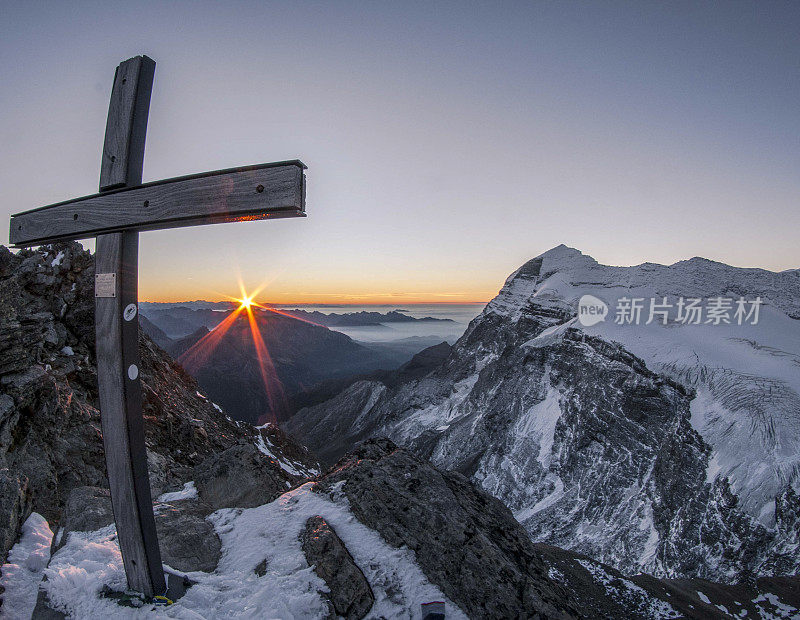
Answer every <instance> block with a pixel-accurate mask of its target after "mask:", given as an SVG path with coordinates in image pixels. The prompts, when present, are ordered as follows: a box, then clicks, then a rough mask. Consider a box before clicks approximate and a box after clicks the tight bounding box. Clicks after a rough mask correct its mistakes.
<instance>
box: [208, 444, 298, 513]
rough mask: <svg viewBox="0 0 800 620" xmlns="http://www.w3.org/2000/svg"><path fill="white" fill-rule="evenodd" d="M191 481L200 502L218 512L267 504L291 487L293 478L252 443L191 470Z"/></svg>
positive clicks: (224, 453) (228, 451)
mask: <svg viewBox="0 0 800 620" xmlns="http://www.w3.org/2000/svg"><path fill="white" fill-rule="evenodd" d="M194 481H195V486H196V487H197V493H198V495H199V497H200V500H201V501H203V502H204V503H206V504H208V505H209V506H210V507H211V508H212V509H214V510H217V509H218V508H253V507H254V506H261V505H262V504H268V503H269V502H271V501H272V500H273V499H275V498H276V497H278V495H280V494H281V493H283V492H284V491H286V489H287V488H290V487H291V486H292V482H293V481H294V479H293V478H291V477H290V476H289V475H288V474H287V473H286V472H285V471H284V470H283V469H281V468H280V466H279V465H278V464H277V463H276V462H275V461H271V460H268V459H266V458H265V457H264V455H263V454H261V453H260V452H259V451H258V449H256V447H255V446H254V445H253V444H242V445H236V446H232V447H230V448H228V449H227V450H225V451H224V452H220V453H219V454H215V455H212V456H210V457H209V458H207V459H206V460H205V461H203V462H202V463H200V465H198V466H197V467H195V469H194Z"/></svg>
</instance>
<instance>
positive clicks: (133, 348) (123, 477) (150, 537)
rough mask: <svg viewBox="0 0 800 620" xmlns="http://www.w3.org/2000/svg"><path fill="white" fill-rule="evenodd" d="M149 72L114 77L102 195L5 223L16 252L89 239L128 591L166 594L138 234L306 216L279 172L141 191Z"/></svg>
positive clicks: (181, 181)
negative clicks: (151, 453)
mask: <svg viewBox="0 0 800 620" xmlns="http://www.w3.org/2000/svg"><path fill="white" fill-rule="evenodd" d="M155 67H156V63H155V62H154V61H153V60H151V59H150V58H148V57H147V56H136V57H135V58H131V59H129V60H126V61H125V62H123V63H121V64H120V65H119V67H117V71H116V74H115V75H114V87H113V89H112V91H111V103H110V105H109V107H108V122H107V124H106V136H105V143H104V145H103V156H102V161H101V164H100V193H99V194H94V195H93V196H86V197H84V198H76V199H74V200H68V201H65V202H60V203H57V204H54V205H50V206H47V207H41V208H39V209H34V210H32V211H26V212H24V213H18V214H16V215H13V216H11V233H10V241H11V243H12V244H14V245H15V246H16V247H28V246H33V245H42V244H46V243H51V242H54V241H62V240H70V239H84V238H87V237H96V239H97V244H96V250H95V334H96V351H97V380H98V384H99V390H100V417H101V421H102V426H103V445H104V448H105V454H106V467H107V470H108V483H109V487H110V489H111V502H112V506H113V508H114V520H115V521H116V524H117V539H118V540H119V546H120V551H121V552H122V560H123V563H124V565H125V574H126V575H127V577H128V586H129V587H130V588H131V589H133V590H137V591H139V592H143V593H144V594H146V595H148V596H153V595H157V594H163V593H164V591H165V590H166V584H165V580H164V571H163V567H162V565H161V552H160V551H159V548H158V539H157V537H156V527H155V520H154V518H153V504H152V499H151V496H150V484H149V481H148V476H147V454H146V453H145V442H144V424H143V421H142V390H141V385H140V383H139V351H138V344H137V343H138V334H139V322H138V320H135V319H136V317H137V314H138V252H139V231H140V230H157V229H162V228H175V227H178V226H196V225H200V224H214V223H220V222H240V221H250V220H261V219H272V218H277V217H298V216H304V215H305V175H304V174H303V170H304V169H305V165H303V163H302V162H300V161H296V160H295V161H286V162H279V163H273V164H261V165H257V166H247V167H245V168H235V169H230V170H218V171H215V172H205V173H201V174H195V175H191V176H185V177H179V178H175V179H167V180H165V181H155V182H153V183H145V184H142V164H143V160H144V142H145V133H146V131H147V116H148V112H149V109H150V92H151V90H152V87H153V75H154V73H155Z"/></svg>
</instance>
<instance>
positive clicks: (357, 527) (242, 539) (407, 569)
mask: <svg viewBox="0 0 800 620" xmlns="http://www.w3.org/2000/svg"><path fill="white" fill-rule="evenodd" d="M312 486H313V483H307V484H305V485H303V486H301V487H299V488H297V489H294V490H292V491H289V492H287V493H285V494H284V495H282V496H281V497H279V498H278V499H277V500H275V501H274V502H271V503H269V504H266V505H264V506H259V507H257V508H250V509H223V510H219V511H217V512H215V513H213V514H212V515H211V516H210V517H209V520H210V521H211V522H212V523H213V524H214V526H215V528H216V530H217V533H218V534H219V537H220V540H221V542H222V557H221V559H220V562H219V565H218V566H217V569H216V571H214V573H211V574H208V573H202V572H193V573H188V576H189V577H190V578H191V579H192V580H194V581H196V582H197V584H196V585H194V586H192V587H191V588H190V589H189V590H188V591H187V593H186V595H185V596H184V597H183V598H181V599H180V600H178V601H176V602H175V603H174V604H173V605H171V606H169V607H154V606H151V605H150V606H145V607H142V608H140V609H132V608H127V607H120V606H119V605H118V604H117V603H115V602H114V601H112V600H109V599H105V598H101V597H99V596H98V592H99V591H100V589H101V588H102V587H103V585H104V584H107V585H108V586H110V587H111V588H112V589H115V590H124V589H125V575H124V571H123V566H122V558H121V556H120V552H119V546H118V544H117V541H116V531H115V528H114V526H113V525H110V526H108V527H105V528H102V529H100V530H97V531H94V532H72V533H71V534H70V535H69V538H68V540H67V542H66V544H65V545H64V546H63V547H62V548H61V549H60V550H59V551H58V552H56V554H55V555H54V556H53V558H52V561H51V562H50V565H49V566H48V567H47V569H45V571H44V572H45V574H46V576H47V581H46V582H44V584H43V587H44V588H45V589H46V591H47V594H48V597H49V599H50V603H51V605H52V606H53V607H55V608H57V609H61V610H64V611H68V612H69V614H70V615H71V616H73V617H77V618H134V617H135V618H139V617H163V618H185V619H193V620H194V619H197V618H259V619H261V618H298V619H299V618H322V617H325V615H326V614H327V608H326V606H325V604H324V602H323V599H322V597H321V596H320V594H319V591H320V590H323V591H324V590H325V589H326V586H325V584H324V582H323V581H322V580H321V579H320V578H319V577H318V576H317V575H316V573H315V572H314V570H313V569H312V567H310V566H309V565H308V563H307V561H306V559H305V555H304V554H303V551H302V548H301V542H300V533H301V531H302V530H303V528H304V526H305V523H306V521H307V520H308V519H309V518H310V517H313V516H316V515H321V516H322V517H324V518H325V519H326V520H327V521H328V523H329V524H330V525H331V527H333V528H334V530H335V531H336V533H337V534H338V535H339V537H340V538H341V539H342V541H343V542H344V544H345V545H346V546H347V549H348V551H349V552H350V554H351V555H352V556H353V559H354V560H355V562H356V564H358V566H359V568H361V570H362V571H363V573H364V575H365V576H366V578H367V580H368V581H369V584H370V586H371V588H372V591H373V593H374V595H375V604H374V606H373V608H372V610H371V611H370V613H369V615H368V617H369V618H419V617H421V614H420V604H421V603H424V602H428V601H433V600H441V601H445V602H446V606H447V617H448V618H466V616H465V615H464V614H463V613H462V612H461V611H460V610H459V609H458V607H456V606H455V605H454V604H453V603H452V602H450V601H449V600H448V599H447V598H446V597H445V596H444V595H443V594H442V592H441V591H440V590H439V589H438V588H437V587H436V586H434V585H432V584H431V583H430V582H429V581H428V580H427V578H426V577H425V575H424V574H423V573H422V571H421V570H420V568H419V566H418V565H417V564H416V562H415V557H414V553H413V552H412V551H410V550H409V549H405V548H403V549H395V548H393V547H390V546H389V545H388V544H386V542H384V541H383V539H382V538H381V537H380V535H379V534H378V533H377V532H375V531H373V530H371V529H369V528H367V527H366V526H364V525H362V524H361V523H360V522H359V521H358V520H357V519H356V518H355V517H354V516H353V514H352V513H351V511H350V509H349V507H348V504H347V500H346V498H345V497H344V495H343V494H342V493H340V492H338V490H334V492H333V493H332V494H331V495H322V494H319V493H316V492H314V491H312ZM45 525H46V524H45ZM48 531H49V530H48ZM25 540H27V539H25V538H23V541H25ZM20 544H22V543H20ZM47 546H48V548H49V540H48V541H47ZM15 549H16V548H15ZM12 553H13V552H12ZM264 560H266V574H265V575H264V576H262V577H259V576H258V575H256V573H255V572H254V569H255V568H256V566H257V565H259V564H260V563H262V562H263V561H264ZM46 561H47V559H46V558H44V560H43V562H42V563H41V565H42V567H43V565H44V564H45V563H46ZM4 574H5V567H4ZM40 578H41V574H39V577H38V578H37V579H36V584H38V582H39V580H40ZM30 582H31V583H32V580H30ZM28 583H29V582H28V581H26V582H25V583H24V584H23V582H22V580H20V579H16V580H15V579H14V578H13V576H12V578H11V580H10V581H9V583H8V585H7V586H6V587H7V588H9V591H10V592H11V594H12V596H17V592H16V591H17V590H19V597H18V598H25V597H27V598H26V600H27V601H28V603H29V605H28V607H26V608H25V609H27V614H28V615H25V614H24V613H23V614H20V615H19V616H15V617H19V618H26V617H29V614H30V610H31V609H32V608H33V605H32V603H30V601H35V598H36V586H35V585H34V586H33V590H32V592H33V594H32V599H31V595H30V592H29V590H30V589H31V587H30V586H29V585H27V584H28ZM23 588H25V592H24V594H23ZM9 591H7V593H6V594H7V595H8V594H9Z"/></svg>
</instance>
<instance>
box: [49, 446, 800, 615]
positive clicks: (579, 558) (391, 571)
mask: <svg viewBox="0 0 800 620" xmlns="http://www.w3.org/2000/svg"><path fill="white" fill-rule="evenodd" d="M212 458H213V457H212ZM264 458H267V457H266V456H264ZM246 484H248V485H258V484H259V482H258V481H257V480H256V479H250V480H249V481H248V482H247V483H246ZM251 490H252V489H251ZM73 495H74V497H75V498H78V497H81V498H84V500H85V501H86V502H87V512H88V513H89V514H91V515H103V514H105V513H104V511H106V510H107V509H108V506H107V505H106V506H105V507H103V506H102V505H101V504H102V503H103V501H105V502H107V501H108V500H107V498H104V496H103V493H101V492H98V491H97V490H93V489H86V490H85V489H79V490H77V491H75V492H74V493H73ZM175 495H176V498H175V499H172V500H170V501H167V502H160V503H157V504H156V512H157V514H158V515H159V516H158V522H157V525H158V528H159V535H160V540H161V544H162V550H166V551H167V553H174V552H175V548H176V547H177V548H179V549H183V553H184V554H185V555H186V556H187V557H189V556H191V554H192V552H193V551H194V552H198V551H199V548H200V547H206V546H214V545H213V542H212V539H211V538H209V535H208V534H207V533H204V532H209V531H210V530H203V529H202V527H200V524H199V521H192V520H191V519H192V518H193V517H194V516H199V517H202V518H203V521H204V522H205V523H206V524H207V525H208V526H212V525H213V528H212V529H213V534H211V536H212V537H213V536H219V541H220V542H221V544H222V546H221V549H219V551H221V553H222V554H223V555H224V557H225V560H224V561H222V562H219V563H217V562H216V559H212V561H210V562H207V563H204V562H205V560H204V559H203V558H192V559H191V562H190V563H187V564H183V565H182V566H183V567H184V570H190V569H191V568H192V567H193V568H195V569H201V570H203V572H196V573H193V574H192V578H193V580H196V584H195V585H193V586H192V588H194V589H195V591H194V593H193V595H192V596H186V597H184V598H183V599H181V600H179V601H177V602H176V604H175V605H174V606H173V607H171V608H170V611H169V612H168V615H169V616H171V617H181V615H182V614H183V613H184V612H186V613H187V614H188V615H189V616H191V617H193V616H192V614H195V615H196V614H198V613H199V614H200V615H201V616H213V617H217V616H221V615H223V614H226V615H236V614H239V613H246V611H245V610H247V613H251V615H253V617H269V616H277V617H290V616H295V617H296V616H305V617H308V616H311V617H319V618H322V617H332V616H340V617H345V618H363V617H381V616H383V617H409V616H412V615H414V614H417V613H418V612H419V606H420V604H422V603H426V602H430V601H432V600H442V601H445V602H446V606H447V608H448V612H447V613H448V617H451V618H453V617H459V618H461V617H465V616H466V617H469V618H475V619H478V618H481V619H482V618H564V619H569V618H608V619H617V618H626V619H644V618H654V619H655V618H659V619H661V618H693V619H698V620H700V619H704V618H720V619H722V618H729V617H731V616H732V615H734V616H737V617H748V618H765V619H766V618H776V617H792V615H793V614H797V613H798V609H799V606H800V600H799V597H800V579H798V578H796V577H795V578H784V579H778V578H762V579H758V580H753V581H752V582H750V583H748V584H742V585H738V586H730V585H721V584H718V583H713V582H709V581H704V580H682V581H670V580H661V579H657V578H654V577H651V576H649V575H638V576H635V577H628V576H625V575H623V574H621V573H620V572H619V571H617V570H615V569H614V568H612V567H610V566H608V565H605V564H603V563H601V562H598V561H596V560H593V559H591V558H589V557H586V556H584V555H580V554H576V553H574V552H570V551H565V550H563V549H559V548H556V547H552V546H548V545H541V544H534V543H532V542H530V540H529V538H528V536H527V535H526V533H525V531H524V529H523V528H522V526H521V525H520V524H519V523H518V522H517V521H515V520H514V518H513V516H512V515H511V513H510V511H509V510H508V509H507V508H506V507H505V506H503V505H502V504H501V503H500V502H499V501H498V500H497V499H495V498H493V497H491V496H490V495H488V494H487V493H485V492H484V491H482V490H480V489H479V488H477V487H475V486H474V485H473V484H472V483H471V482H470V481H469V480H468V479H467V478H465V477H464V476H463V475H461V474H459V473H455V472H446V471H441V470H439V469H437V468H436V467H434V466H432V465H431V464H430V463H428V462H425V461H422V460H420V459H419V458H418V457H416V456H415V455H414V454H413V453H411V452H410V451H408V450H405V449H402V448H398V447H397V446H395V445H394V444H392V443H391V442H390V441H388V440H385V439H376V440H371V441H368V442H366V443H364V444H363V445H361V446H360V447H359V448H358V449H357V450H355V451H354V452H352V453H351V454H349V455H347V456H345V457H344V458H343V459H342V460H341V461H340V462H339V463H338V464H337V465H336V467H334V468H333V469H332V470H331V471H329V472H327V473H326V474H325V475H323V476H320V477H319V478H317V479H316V480H315V481H312V482H309V483H307V484H305V485H302V486H301V487H297V488H295V489H293V490H291V491H288V492H286V493H284V494H282V495H280V496H279V497H278V498H277V499H275V500H273V501H272V502H270V503H269V504H266V505H263V506H258V507H255V508H251V509H241V508H237V509H234V510H231V509H223V510H218V511H216V512H213V513H210V514H209V513H208V511H210V510H212V508H211V506H209V505H207V504H204V503H203V502H202V501H200V500H199V499H197V498H195V497H192V493H191V492H189V491H188V490H185V491H184V492H182V493H178V494H175ZM177 496H180V498H177ZM76 504H77V500H76V501H69V502H68V506H73V505H76ZM203 515H205V516H204V517H203ZM64 521H65V523H78V522H79V520H77V519H75V518H73V516H72V515H71V514H69V513H67V514H65V516H64ZM101 521H102V519H101V518H100V517H99V516H98V517H96V518H95V517H92V518H91V519H89V520H87V521H86V523H87V527H88V526H89V523H90V522H91V525H92V526H97V525H99V524H100V522H101ZM170 528H171V531H173V532H174V531H178V532H179V533H180V535H181V536H182V538H180V537H179V538H172V539H171V538H169V535H167V536H165V535H164V533H165V531H168V530H170ZM88 536H89V538H88V539H87V540H83V541H82V539H81V538H80V537H77V538H70V540H69V542H68V543H67V544H66V546H65V548H63V549H62V550H60V551H58V552H57V553H56V554H55V555H54V556H53V558H52V559H51V566H54V568H53V572H52V573H48V574H49V575H50V576H51V577H52V578H53V579H54V580H57V582H58V583H54V582H47V583H45V584H43V590H44V591H45V592H46V593H55V594H56V596H57V601H58V605H59V608H62V609H63V608H66V609H67V610H68V611H69V612H70V613H71V614H72V616H74V617H81V614H82V613H83V612H81V611H80V610H84V611H85V610H87V609H99V608H101V607H102V609H104V610H106V611H105V612H104V613H112V612H114V611H115V610H116V609H115V607H113V606H111V607H109V605H110V603H109V602H108V601H107V600H105V601H104V600H101V599H99V598H97V591H99V590H100V589H101V586H103V585H105V584H106V583H107V582H103V581H92V582H90V585H89V587H84V588H83V590H82V591H81V592H78V593H73V592H72V590H71V587H72V585H71V584H72V582H70V581H69V576H68V573H69V570H66V569H67V568H68V567H69V566H72V565H74V564H79V565H80V566H82V567H83V568H84V569H88V570H89V571H92V570H96V571H97V573H98V574H99V575H100V576H101V577H100V578H102V575H107V574H108V573H107V572H106V569H105V568H104V565H103V564H102V563H98V562H91V561H90V562H87V561H86V560H87V559H89V558H91V557H92V554H93V553H94V551H93V550H94V549H95V548H98V547H99V548H104V549H107V550H108V549H110V548H111V549H112V550H113V547H114V542H113V537H112V536H111V534H109V532H108V531H107V530H105V529H100V530H98V531H96V532H94V533H89V534H88ZM176 541H177V542H176ZM65 552H67V553H68V554H70V555H68V556H67V557H70V558H72V560H71V562H72V564H65V562H64V556H63V554H64V553H65ZM107 557H109V558H111V559H112V561H114V562H116V563H117V564H116V566H117V567H116V568H115V571H116V574H117V575H118V577H117V579H120V578H121V563H120V561H119V559H118V558H117V559H116V560H114V559H113V557H114V556H113V555H111V556H107ZM216 557H219V555H217V556H216ZM165 561H167V563H170V564H171V565H173V567H175V566H177V565H178V562H179V560H176V559H174V556H172V557H170V556H168V555H167V554H166V553H165ZM173 562H174V563H175V564H172V563H173ZM212 565H214V566H216V568H215V569H213V566H212ZM201 567H202V568H201ZM212 569H213V570H214V572H213V574H209V572H208V571H209V570H212ZM48 570H50V569H48ZM309 575H311V576H309ZM426 580H427V581H426ZM65 589H66V595H65ZM264 597H268V600H269V603H268V604H266V603H264V600H265V598H264ZM41 598H42V600H44V599H46V597H45V595H44V594H43V595H42V597H41ZM290 601H298V602H297V603H295V606H294V607H290V606H287V602H290ZM41 604H42V606H43V605H44V603H41ZM42 608H43V607H42ZM462 612H463V614H464V615H465V616H464V615H460V614H461V613H462ZM745 612H746V613H745ZM152 613H153V614H154V615H157V616H158V615H159V612H158V611H154V612H152ZM161 614H162V615H165V614H167V612H161ZM112 615H113V613H112Z"/></svg>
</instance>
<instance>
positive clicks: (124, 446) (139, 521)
mask: <svg viewBox="0 0 800 620" xmlns="http://www.w3.org/2000/svg"><path fill="white" fill-rule="evenodd" d="M154 73H155V62H153V61H152V60H151V59H149V58H147V57H146V56H137V57H135V58H131V59H129V60H126V61H125V62H123V63H122V64H120V65H119V67H117V71H116V74H115V76H114V86H113V89H112V92H111V103H110V104H109V108H108V121H107V124H106V135H105V143H104V145H103V155H102V161H101V166H100V170H101V172H100V191H106V190H109V189H116V188H121V187H132V186H136V185H140V184H141V182H142V169H143V161H144V144H145V134H146V132H147V116H148V113H149V109H150V93H151V90H152V87H153V76H154ZM96 240H97V243H96V249H95V340H96V342H95V346H96V352H97V381H98V385H99V392H100V416H101V421H102V427H103V445H104V448H105V455H106V468H107V470H108V484H109V488H110V490H111V503H112V506H113V509H114V520H115V521H116V524H117V540H118V541H119V547H120V551H121V552H122V560H123V563H124V565H125V574H126V575H127V577H128V587H130V588H131V589H132V590H136V591H138V592H142V593H144V594H146V595H147V596H153V595H156V594H163V593H164V592H165V590H166V583H165V581H164V571H163V568H162V565H161V552H160V550H159V547H158V537H157V535H156V526H155V519H154V517H153V504H152V498H151V495H150V482H149V479H148V475H147V452H146V450H145V441H144V423H143V420H142V388H141V384H140V380H139V367H140V365H139V347H138V340H139V317H138V277H139V273H138V253H139V232H138V231H123V232H114V233H109V234H103V235H98V236H97V238H96Z"/></svg>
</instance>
